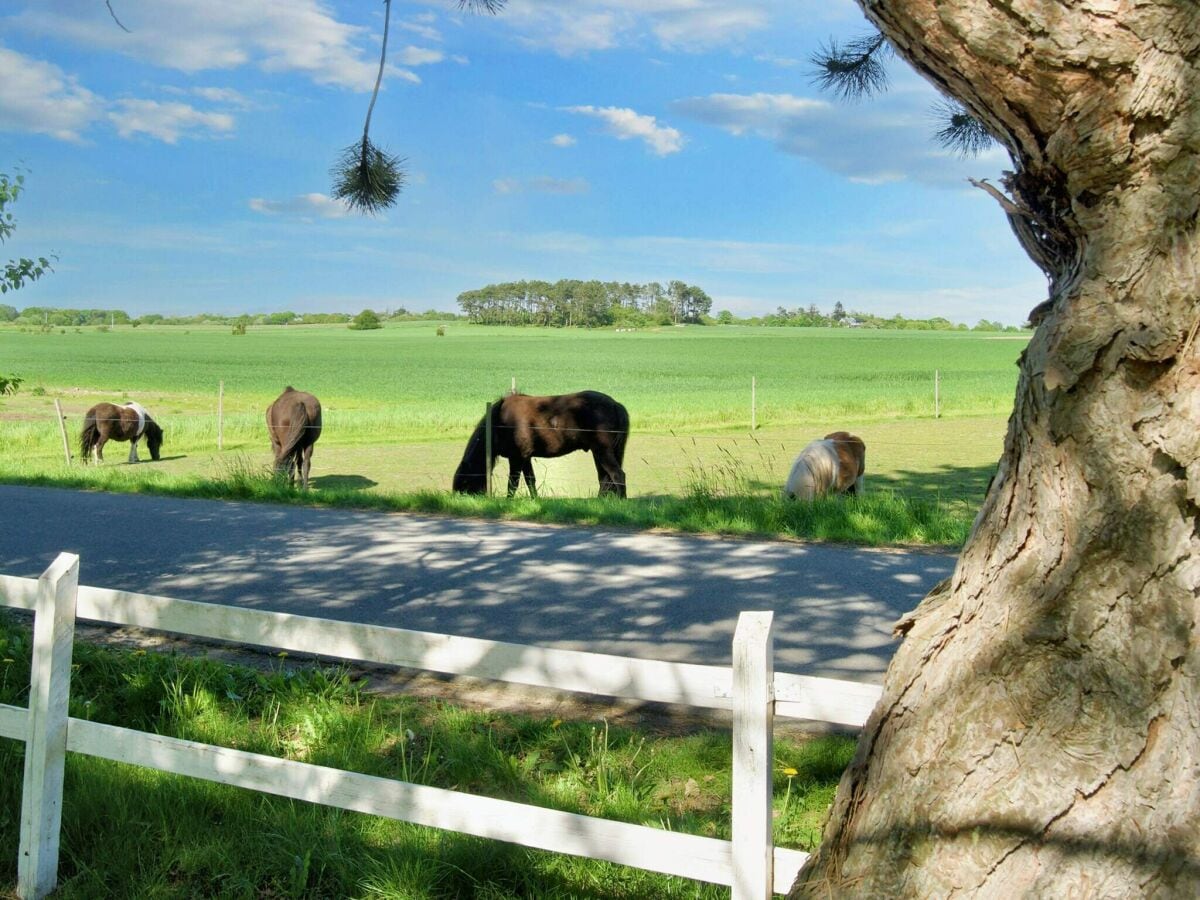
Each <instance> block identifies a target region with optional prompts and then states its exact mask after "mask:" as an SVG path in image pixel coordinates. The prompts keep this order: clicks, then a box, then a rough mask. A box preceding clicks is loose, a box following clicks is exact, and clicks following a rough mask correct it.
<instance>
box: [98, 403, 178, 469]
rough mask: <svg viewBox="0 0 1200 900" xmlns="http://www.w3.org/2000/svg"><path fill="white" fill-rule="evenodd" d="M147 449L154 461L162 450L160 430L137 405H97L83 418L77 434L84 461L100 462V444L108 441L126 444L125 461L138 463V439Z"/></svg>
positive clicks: (102, 457) (101, 449) (161, 431)
mask: <svg viewBox="0 0 1200 900" xmlns="http://www.w3.org/2000/svg"><path fill="white" fill-rule="evenodd" d="M143 436H144V437H145V438H146V446H147V447H148V448H150V458H151V459H158V454H159V450H160V449H161V448H162V442H163V430H162V429H161V428H160V427H159V426H158V423H157V422H155V421H154V420H153V419H152V418H150V414H149V413H148V412H146V410H145V408H144V407H143V406H142V405H141V404H138V403H126V404H125V405H124V406H116V405H114V404H112V403H97V404H96V405H95V406H93V407H92V408H91V409H89V410H88V411H87V414H86V415H84V417H83V432H82V433H81V434H80V435H79V453H80V455H81V456H82V457H83V459H84V460H85V461H86V460H87V458H88V457H89V456H91V457H92V458H93V459H94V460H95V461H96V462H98V463H99V462H103V461H104V445H105V444H106V443H108V442H109V441H129V442H130V444H129V461H130V462H131V463H135V462H138V455H137V445H138V441H139V440H141V438H142V437H143Z"/></svg>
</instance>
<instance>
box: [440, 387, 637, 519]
mask: <svg viewBox="0 0 1200 900" xmlns="http://www.w3.org/2000/svg"><path fill="white" fill-rule="evenodd" d="M488 424H489V423H488V417H487V416H484V417H483V418H482V419H480V420H479V424H478V425H476V426H475V431H474V433H472V435H471V439H470V440H469V441H467V449H466V450H465V451H464V452H463V458H462V462H461V463H459V465H458V471H456V472H455V473H454V490H456V491H458V492H460V493H464V494H482V493H484V492H485V491H486V490H487V477H488V473H489V472H491V470H492V467H493V466H494V465H495V464H496V457H498V456H503V457H505V458H506V459H508V496H510V497H511V496H513V494H515V493H516V492H517V486H518V485H519V484H520V482H521V476H522V475H524V476H525V486H526V487H528V488H529V493H530V494H531V495H532V496H534V497H536V496H537V482H536V479H535V478H534V474H533V463H532V461H531V460H532V457H535V456H542V457H553V456H563V455H564V454H566V453H572V452H574V451H575V450H584V451H588V450H590V451H591V453H592V460H593V462H595V464H596V478H597V479H598V480H599V482H600V496H604V495H605V494H615V495H616V496H618V497H624V496H625V470H624V469H622V468H621V466H622V464H623V462H624V460H625V441H626V440H627V439H628V438H629V413H628V412H626V411H625V407H624V406H622V405H621V404H620V403H618V402H617V401H616V400H614V399H613V398H612V397H610V396H608V395H607V394H601V393H600V392H599V391H580V392H579V393H578V394H560V395H558V396H553V397H530V396H527V395H526V394H511V395H509V396H507V397H502V398H501V399H499V400H497V401H496V402H495V403H493V404H492V409H491V423H490V424H491V433H492V458H491V459H488V458H487V437H486V434H487V432H486V431H485V429H486V428H487V426H488Z"/></svg>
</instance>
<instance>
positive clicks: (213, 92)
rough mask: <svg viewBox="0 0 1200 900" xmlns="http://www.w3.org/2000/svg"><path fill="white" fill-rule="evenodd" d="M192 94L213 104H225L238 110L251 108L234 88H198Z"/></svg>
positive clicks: (193, 89)
mask: <svg viewBox="0 0 1200 900" xmlns="http://www.w3.org/2000/svg"><path fill="white" fill-rule="evenodd" d="M192 93H193V94H195V95H196V96H197V97H200V98H201V99H203V100H208V101H210V102H212V103H224V104H227V105H229V106H236V107H237V108H238V109H249V108H250V101H249V100H248V99H247V98H246V97H245V96H244V95H243V94H241V93H240V92H238V91H235V90H234V89H233V88H219V87H197V88H192Z"/></svg>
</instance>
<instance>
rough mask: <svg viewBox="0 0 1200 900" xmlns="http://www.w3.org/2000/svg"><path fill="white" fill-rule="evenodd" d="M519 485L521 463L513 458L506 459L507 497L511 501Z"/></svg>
mask: <svg viewBox="0 0 1200 900" xmlns="http://www.w3.org/2000/svg"><path fill="white" fill-rule="evenodd" d="M520 484H521V461H520V460H519V459H518V458H517V457H515V456H510V457H509V458H508V496H509V499H512V497H513V496H515V495H516V493H517V488H518V487H519V486H520Z"/></svg>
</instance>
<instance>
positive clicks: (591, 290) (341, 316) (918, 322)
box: [0, 281, 1020, 333]
mask: <svg viewBox="0 0 1200 900" xmlns="http://www.w3.org/2000/svg"><path fill="white" fill-rule="evenodd" d="M458 304H459V306H460V307H462V310H463V314H462V315H458V314H456V313H452V312H446V311H444V310H437V309H430V310H426V311H425V312H421V313H417V312H410V311H409V310H407V309H405V308H403V307H401V308H399V309H394V310H386V311H384V312H373V311H371V310H364V311H363V312H362V313H359V314H358V316H352V315H351V314H350V313H341V312H337V313H304V314H300V313H295V312H290V311H286V310H285V311H283V312H275V313H262V314H259V315H253V316H251V315H246V314H242V315H237V316H229V315H217V314H214V313H198V314H196V315H191V316H162V315H159V314H157V313H149V314H147V315H144V316H138V317H136V318H135V317H131V316H130V315H129V314H128V313H126V312H125V311H124V310H121V309H57V308H53V307H45V306H27V307H25V308H24V309H22V310H19V311H18V310H17V309H16V308H15V307H13V306H9V305H7V304H0V323H6V322H7V323H11V324H13V325H19V326H24V327H33V328H66V327H70V326H73V327H78V326H82V325H101V326H103V325H132V326H133V327H135V328H136V327H137V326H139V325H233V326H235V327H237V326H241V327H242V329H244V328H245V327H246V326H249V325H330V324H354V322H355V319H357V318H361V317H362V316H363V314H364V313H368V312H370V313H371V315H372V316H375V317H376V319H377V320H378V322H379V323H383V322H388V321H413V320H434V321H436V320H443V321H444V320H455V319H468V320H469V321H472V322H481V323H485V324H489V325H551V326H576V327H584V328H596V327H605V326H610V327H618V328H620V327H627V328H640V327H646V326H651V325H674V324H685V323H687V324H716V325H767V326H773V327H804V328H883V329H912V330H921V331H1006V332H1015V331H1019V330H1020V329H1019V328H1017V327H1016V326H1015V325H1005V324H1003V323H1002V322H997V321H990V320H988V319H980V320H979V321H978V322H976V323H975V324H974V325H971V326H968V325H966V324H963V323H961V322H952V321H950V320H949V319H946V318H943V317H941V316H934V317H933V318H929V319H911V318H907V317H905V316H902V315H899V314H897V315H894V316H877V315H874V314H873V313H864V312H857V311H854V310H847V309H846V308H845V306H843V304H842V303H841V302H840V301H839V302H837V303H835V304H834V306H833V310H832V311H831V312H829V313H828V314H826V313H823V312H821V310H820V309H819V308H818V307H817V305H816V304H815V303H813V304H809V305H808V306H807V307H800V306H798V307H796V308H794V309H786V308H785V307H782V306H780V307H779V308H778V309H776V310H775V312H773V313H767V314H766V315H763V316H735V315H734V314H733V313H731V312H730V311H729V310H727V309H723V310H721V311H720V312H718V313H717V314H716V316H715V317H714V316H711V315H710V314H709V312H710V310H711V308H712V300H711V298H709V296H708V295H707V294H705V293H704V291H702V290H701V289H700V288H697V287H694V286H692V285H688V284H684V283H683V282H682V281H672V282H669V283H668V285H667V287H666V288H664V287H662V285H660V284H658V283H656V282H651V283H650V284H645V285H640V284H629V283H627V282H626V283H618V282H615V281H613V282H600V281H559V282H557V283H555V284H550V283H549V282H544V281H542V282H538V281H519V282H512V283H509V284H498V285H489V286H488V287H486V288H480V289H479V290H478V291H466V292H465V293H463V294H460V295H459V297H458ZM364 321H365V320H364ZM359 327H365V328H373V327H376V326H375V325H374V324H366V325H361V324H360V326H359ZM242 333H244V330H243V332H242Z"/></svg>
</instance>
